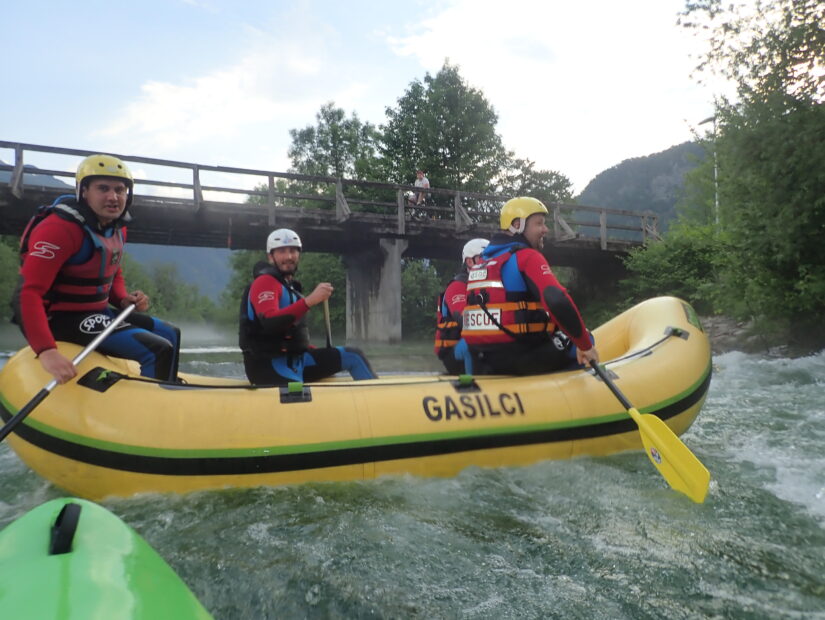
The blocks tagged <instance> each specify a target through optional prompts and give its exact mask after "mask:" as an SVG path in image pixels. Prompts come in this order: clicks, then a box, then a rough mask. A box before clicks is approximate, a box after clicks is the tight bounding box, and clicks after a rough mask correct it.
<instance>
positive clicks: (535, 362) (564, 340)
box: [461, 197, 598, 375]
mask: <svg viewBox="0 0 825 620" xmlns="http://www.w3.org/2000/svg"><path fill="white" fill-rule="evenodd" d="M547 213H548V211H547V207H545V206H544V204H542V202H541V201H540V200H536V199H535V198H525V197H522V198H513V199H512V200H508V201H507V202H506V203H505V205H504V206H503V207H502V209H501V218H500V226H501V232H499V233H496V234H495V235H493V238H492V239H490V244H489V245H488V246H487V247H486V248H485V249H484V252H483V253H482V259H483V261H482V262H481V263H480V264H478V265H475V266H473V267H472V268H470V272H469V274H468V282H467V305H466V306H465V308H464V313H463V326H462V330H461V337H462V338H463V339H464V340H465V341H466V342H467V345H468V346H469V348H470V351H471V352H472V354H473V357H474V358H475V359H477V360H478V362H479V364H477V366H479V367H477V368H476V370H475V372H476V374H516V375H530V374H540V373H545V372H552V371H554V370H560V369H563V368H565V367H568V366H571V365H574V364H576V363H578V364H585V363H587V362H589V361H591V360H595V361H598V354H597V352H596V349H595V347H594V346H593V341H592V338H591V336H590V334H589V332H588V331H587V329H586V328H585V325H584V321H582V318H581V314H580V313H579V310H578V308H577V307H576V304H575V303H574V302H573V300H572V298H571V297H570V295H569V294H568V293H567V291H566V290H565V288H564V287H563V286H562V285H561V284H560V283H559V281H558V280H557V279H556V277H555V275H553V272H552V270H551V269H550V265H549V264H548V263H547V259H545V257H544V255H543V254H542V253H541V250H542V249H543V247H544V235H546V234H547V230H548V229H547V225H546V223H545V218H546V216H547ZM568 338H569V340H568ZM571 341H572V344H571Z"/></svg>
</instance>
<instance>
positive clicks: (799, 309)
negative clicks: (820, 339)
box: [718, 95, 825, 317]
mask: <svg viewBox="0 0 825 620" xmlns="http://www.w3.org/2000/svg"><path fill="white" fill-rule="evenodd" d="M777 98H778V99H780V101H779V102H777V103H776V104H774V103H773V102H771V101H767V102H765V103H762V102H759V103H751V104H747V105H741V106H738V107H735V108H733V107H728V108H724V109H723V110H722V111H721V113H722V114H723V119H724V121H723V123H724V125H723V127H724V132H723V134H722V135H721V136H720V138H719V140H718V149H719V162H720V170H721V171H722V172H721V176H720V223H721V225H722V226H723V227H724V229H725V231H726V232H727V233H728V234H729V236H730V238H731V240H732V244H733V252H732V254H731V256H730V257H729V262H728V264H727V269H728V271H730V272H732V273H733V274H739V275H740V276H742V278H739V279H744V276H745V275H746V274H747V281H748V283H747V285H745V286H742V285H741V282H737V283H736V284H734V285H733V286H732V287H731V288H730V289H729V290H727V296H728V298H730V299H731V300H736V301H737V302H738V303H739V304H740V306H741V304H744V307H745V308H746V309H747V310H748V311H749V314H757V315H765V316H768V317H774V316H789V315H790V316H795V315H804V314H811V313H814V314H822V312H823V311H825V271H823V269H822V265H823V264H825V245H823V243H822V239H823V235H825V107H823V105H822V104H814V105H809V104H798V106H797V109H795V110H793V111H788V105H787V101H786V97H785V96H784V95H778V96H777ZM729 280H730V281H731V282H736V280H737V278H733V277H731V278H729ZM744 311H745V310H740V313H743V312H744Z"/></svg>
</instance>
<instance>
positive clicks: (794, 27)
mask: <svg viewBox="0 0 825 620" xmlns="http://www.w3.org/2000/svg"><path fill="white" fill-rule="evenodd" d="M680 22H681V24H682V25H683V26H685V27H686V28H695V29H701V30H705V31H707V32H708V34H709V35H710V36H709V40H708V45H709V49H708V51H707V53H706V54H705V57H704V58H703V60H702V61H701V62H700V64H699V66H698V67H697V69H698V71H699V72H700V74H702V73H712V74H718V75H721V76H722V77H724V78H726V79H728V80H730V81H731V82H732V83H733V84H735V85H736V89H737V95H738V97H739V98H740V99H741V100H742V101H743V102H753V101H760V100H761V101H764V100H765V98H766V97H768V98H772V97H773V96H774V95H776V94H778V93H781V94H784V95H786V96H788V97H789V99H788V100H787V101H788V102H790V101H798V102H806V103H822V102H823V100H825V74H824V73H823V69H825V28H823V24H825V4H823V3H822V2H821V0H773V1H772V2H762V1H761V0H758V1H757V2H756V4H754V3H753V2H741V1H740V2H730V1H729V0H725V1H724V2H723V1H722V0H693V1H691V0H688V2H687V3H686V6H685V11H684V12H683V13H682V15H681V18H680Z"/></svg>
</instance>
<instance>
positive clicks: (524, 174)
mask: <svg viewBox="0 0 825 620" xmlns="http://www.w3.org/2000/svg"><path fill="white" fill-rule="evenodd" d="M535 165H536V164H535V162H533V161H530V160H529V159H519V158H511V159H510V161H509V162H508V166H507V168H506V169H505V171H504V175H503V177H502V179H501V188H500V191H502V192H504V193H505V194H510V195H513V196H532V197H533V198H538V199H539V200H541V201H542V202H544V203H545V204H550V203H553V202H571V201H572V200H573V184H572V183H571V182H570V179H568V178H567V177H566V176H565V175H563V174H562V173H560V172H556V171H555V170H536V169H535Z"/></svg>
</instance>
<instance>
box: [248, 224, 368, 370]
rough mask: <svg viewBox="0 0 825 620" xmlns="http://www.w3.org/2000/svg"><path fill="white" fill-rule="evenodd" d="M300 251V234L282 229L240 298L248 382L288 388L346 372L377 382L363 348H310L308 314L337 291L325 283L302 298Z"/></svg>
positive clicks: (272, 238)
mask: <svg viewBox="0 0 825 620" xmlns="http://www.w3.org/2000/svg"><path fill="white" fill-rule="evenodd" d="M301 249H302V245H301V238H300V237H299V236H298V235H297V233H295V231H292V230H289V229H288V228H279V229H278V230H275V231H273V232H272V233H270V235H269V237H268V238H267V240H266V254H267V261H266V262H264V261H261V262H259V263H257V264H256V265H255V267H254V269H253V270H252V275H253V278H254V279H253V281H252V283H251V284H250V285H249V286H248V287H247V288H246V290H245V291H244V293H243V296H242V299H241V307H240V325H239V333H238V338H239V344H240V347H241V351H242V352H243V358H244V369H245V371H246V376H247V378H248V379H249V381H250V383H252V384H253V385H286V384H287V383H289V382H290V381H317V380H319V379H323V378H325V377H329V376H332V375H334V374H335V373H337V372H339V371H341V370H347V371H349V373H350V375H352V378H353V379H356V380H360V379H375V378H376V375H375V373H374V372H373V370H372V368H371V367H370V364H369V362H368V361H367V360H366V358H365V357H364V355H363V354H362V353H361V352H360V351H359V350H358V349H354V348H351V347H329V348H325V349H315V348H312V347H311V346H310V343H309V330H308V329H307V325H306V313H307V312H309V309H310V308H311V307H312V306H316V305H318V304H320V303H323V302H324V301H326V300H327V299H329V297H330V295H332V292H333V289H332V284H330V283H329V282H321V283H320V284H318V285H317V286H316V287H315V289H314V290H313V291H312V292H311V293H310V294H309V295H307V296H306V297H304V296H303V294H302V293H301V284H300V282H298V281H297V280H296V279H295V272H296V271H297V270H298V263H299V262H300V260H301Z"/></svg>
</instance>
